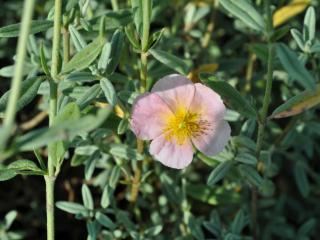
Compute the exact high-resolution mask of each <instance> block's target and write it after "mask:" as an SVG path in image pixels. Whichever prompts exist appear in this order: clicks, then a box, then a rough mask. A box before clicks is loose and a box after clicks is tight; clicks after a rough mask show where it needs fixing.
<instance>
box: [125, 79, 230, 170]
mask: <svg viewBox="0 0 320 240" xmlns="http://www.w3.org/2000/svg"><path fill="white" fill-rule="evenodd" d="M225 111H226V108H225V106H224V104H223V102H222V100H221V98H220V96H219V95H218V94H217V93H215V92H214V91H212V90H211V89H210V88H208V87H206V86H204V85H203V84H201V83H196V84H193V83H192V82H191V81H190V80H189V79H188V78H186V77H184V76H181V75H178V74H172V75H168V76H165V77H164V78H162V79H160V80H159V81H158V82H157V83H156V84H155V85H154V86H153V88H152V90H151V93H145V94H143V95H141V96H140V97H138V98H137V99H136V101H135V103H134V106H133V111H132V119H131V127H132V130H133V132H134V133H135V135H136V136H137V137H138V138H139V139H142V140H152V142H151V145H150V149H149V151H150V153H151V155H152V156H154V158H155V159H156V160H158V161H160V162H161V163H163V164H164V165H166V166H168V167H171V168H177V169H182V168H185V167H186V166H188V165H189V164H190V163H191V161H192V158H193V152H194V149H193V146H195V147H196V148H197V149H198V150H199V151H201V152H202V153H204V154H205V155H207V156H212V155H215V154H217V153H219V152H220V151H222V150H223V148H224V147H225V145H226V144H227V142H228V140H229V138H230V132H231V129H230V126H229V124H228V123H227V122H226V121H225V120H224V119H223V117H224V115H225Z"/></svg>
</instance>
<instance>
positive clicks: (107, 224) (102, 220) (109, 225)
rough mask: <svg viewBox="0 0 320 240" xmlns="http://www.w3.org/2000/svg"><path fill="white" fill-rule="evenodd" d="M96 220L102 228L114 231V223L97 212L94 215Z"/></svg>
mask: <svg viewBox="0 0 320 240" xmlns="http://www.w3.org/2000/svg"><path fill="white" fill-rule="evenodd" d="M95 217H96V219H97V221H98V222H99V223H100V224H101V225H102V226H104V227H106V228H108V229H110V230H114V229H115V228H116V227H117V226H116V225H115V224H114V222H113V221H112V220H111V219H110V218H109V217H108V216H106V215H104V214H102V213H100V212H97V213H96V216H95Z"/></svg>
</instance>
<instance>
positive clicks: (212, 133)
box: [190, 83, 231, 156]
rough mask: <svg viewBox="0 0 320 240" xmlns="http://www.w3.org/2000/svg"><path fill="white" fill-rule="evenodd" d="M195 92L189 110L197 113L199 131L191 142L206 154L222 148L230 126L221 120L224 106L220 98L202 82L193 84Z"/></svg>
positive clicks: (226, 140)
mask: <svg viewBox="0 0 320 240" xmlns="http://www.w3.org/2000/svg"><path fill="white" fill-rule="evenodd" d="M195 88H196V92H195V96H194V98H193V102H192V104H191V106H190V112H195V113H197V114H199V118H200V121H199V124H200V128H201V131H199V133H197V134H195V135H194V136H192V142H193V144H194V145H195V146H196V148H197V149H199V150H200V151H201V152H203V153H204V154H206V155H208V156H212V155H214V154H217V153H219V152H220V151H222V150H223V148H224V147H225V145H226V144H227V142H228V140H229V138H230V132H231V129H230V126H229V124H228V123H227V122H226V121H224V120H223V117H224V116H225V112H226V108H225V106H224V104H223V102H222V100H221V98H220V96H219V95H218V94H217V93H215V92H214V91H213V90H211V89H210V88H208V87H206V86H204V85H203V84H200V83H196V84H195Z"/></svg>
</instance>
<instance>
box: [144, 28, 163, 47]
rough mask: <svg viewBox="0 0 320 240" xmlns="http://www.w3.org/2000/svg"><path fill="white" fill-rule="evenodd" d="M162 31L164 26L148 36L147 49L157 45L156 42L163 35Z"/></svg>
mask: <svg viewBox="0 0 320 240" xmlns="http://www.w3.org/2000/svg"><path fill="white" fill-rule="evenodd" d="M163 32H164V28H163V29H161V30H159V31H156V32H154V33H153V34H152V35H151V36H150V38H149V45H148V49H150V48H153V47H155V46H156V45H157V43H158V42H159V41H160V39H161V37H162V35H163Z"/></svg>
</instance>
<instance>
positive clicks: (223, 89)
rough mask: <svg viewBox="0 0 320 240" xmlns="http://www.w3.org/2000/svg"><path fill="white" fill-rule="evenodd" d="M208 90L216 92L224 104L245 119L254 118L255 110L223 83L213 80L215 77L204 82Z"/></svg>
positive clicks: (235, 91)
mask: <svg viewBox="0 0 320 240" xmlns="http://www.w3.org/2000/svg"><path fill="white" fill-rule="evenodd" d="M205 83H206V84H208V86H209V87H210V88H212V89H213V90H214V91H215V92H217V93H218V94H219V95H220V96H221V98H222V99H223V100H224V101H225V103H226V104H227V105H228V106H229V107H230V108H231V109H234V110H236V111H238V112H239V113H241V114H242V115H243V116H245V117H249V118H256V117H257V113H256V111H255V109H254V108H253V107H252V106H251V105H250V104H249V103H248V102H247V100H246V99H245V98H244V97H242V96H241V94H240V93H239V92H238V91H237V90H236V89H235V88H233V87H232V86H231V85H230V84H229V83H227V82H225V81H220V80H215V77H213V78H209V80H208V81H205Z"/></svg>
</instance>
